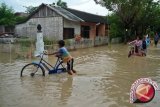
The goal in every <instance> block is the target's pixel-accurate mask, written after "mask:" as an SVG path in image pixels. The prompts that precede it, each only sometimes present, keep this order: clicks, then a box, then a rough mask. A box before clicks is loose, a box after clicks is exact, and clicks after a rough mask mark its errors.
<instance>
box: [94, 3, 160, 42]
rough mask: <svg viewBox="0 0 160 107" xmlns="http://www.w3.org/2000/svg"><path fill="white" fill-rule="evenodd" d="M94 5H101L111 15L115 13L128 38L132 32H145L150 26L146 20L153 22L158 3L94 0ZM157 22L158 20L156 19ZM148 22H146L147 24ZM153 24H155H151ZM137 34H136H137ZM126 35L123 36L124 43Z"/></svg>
mask: <svg viewBox="0 0 160 107" xmlns="http://www.w3.org/2000/svg"><path fill="white" fill-rule="evenodd" d="M94 1H95V2H96V3H98V4H101V5H102V6H104V7H106V8H107V9H109V10H110V11H112V12H113V13H115V14H116V15H117V16H118V17H119V18H120V21H121V22H122V25H123V29H124V31H125V29H126V31H130V32H129V33H128V34H129V35H128V36H131V32H133V30H137V31H139V29H140V28H141V29H140V30H141V33H140V34H141V35H142V34H143V33H144V32H145V29H146V27H147V26H149V25H150V23H148V22H149V21H148V20H150V21H151V20H152V21H153V22H154V20H155V15H158V14H157V12H158V11H157V10H159V8H157V7H158V6H159V3H158V1H155V0H99V1H98V0H94ZM158 20H159V19H158ZM147 21H148V22H147ZM152 24H155V23H152ZM137 33H138V32H137ZM126 41H127V35H125V42H126Z"/></svg>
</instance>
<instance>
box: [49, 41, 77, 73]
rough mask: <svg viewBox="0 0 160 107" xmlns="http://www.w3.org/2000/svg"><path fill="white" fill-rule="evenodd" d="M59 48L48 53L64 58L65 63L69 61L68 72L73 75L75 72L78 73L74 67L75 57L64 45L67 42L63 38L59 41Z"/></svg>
mask: <svg viewBox="0 0 160 107" xmlns="http://www.w3.org/2000/svg"><path fill="white" fill-rule="evenodd" d="M58 45H59V50H58V51H57V52H54V53H51V54H48V55H56V56H57V57H60V58H62V61H63V63H67V72H68V74H70V75H72V74H73V73H76V71H75V70H74V69H73V62H74V59H73V57H72V56H71V55H70V53H69V52H68V50H67V49H66V48H65V47H64V46H65V42H64V41H63V40H60V41H58Z"/></svg>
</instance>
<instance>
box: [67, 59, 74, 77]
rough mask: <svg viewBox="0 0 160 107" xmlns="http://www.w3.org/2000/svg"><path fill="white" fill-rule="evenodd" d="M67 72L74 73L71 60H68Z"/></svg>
mask: <svg viewBox="0 0 160 107" xmlns="http://www.w3.org/2000/svg"><path fill="white" fill-rule="evenodd" d="M67 72H68V74H70V75H72V74H73V73H72V70H71V61H68V62H67Z"/></svg>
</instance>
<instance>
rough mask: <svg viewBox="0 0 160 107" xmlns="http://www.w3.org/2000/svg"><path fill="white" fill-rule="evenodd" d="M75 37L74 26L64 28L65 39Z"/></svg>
mask: <svg viewBox="0 0 160 107" xmlns="http://www.w3.org/2000/svg"><path fill="white" fill-rule="evenodd" d="M72 38H74V28H64V29H63V39H72Z"/></svg>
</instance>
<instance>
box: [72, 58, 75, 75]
mask: <svg viewBox="0 0 160 107" xmlns="http://www.w3.org/2000/svg"><path fill="white" fill-rule="evenodd" d="M73 63H74V59H73V58H72V59H71V70H72V72H73V73H76V71H75V70H74V69H73Z"/></svg>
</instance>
